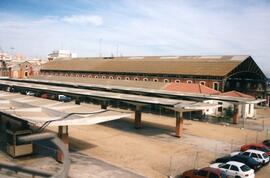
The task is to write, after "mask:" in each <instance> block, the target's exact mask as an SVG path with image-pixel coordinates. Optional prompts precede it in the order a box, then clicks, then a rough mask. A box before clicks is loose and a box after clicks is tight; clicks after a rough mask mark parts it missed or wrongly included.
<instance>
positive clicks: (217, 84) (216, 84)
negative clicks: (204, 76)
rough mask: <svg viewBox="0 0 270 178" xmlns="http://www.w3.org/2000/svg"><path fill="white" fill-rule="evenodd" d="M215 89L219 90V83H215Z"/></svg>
mask: <svg viewBox="0 0 270 178" xmlns="http://www.w3.org/2000/svg"><path fill="white" fill-rule="evenodd" d="M213 89H214V90H219V83H218V82H213Z"/></svg>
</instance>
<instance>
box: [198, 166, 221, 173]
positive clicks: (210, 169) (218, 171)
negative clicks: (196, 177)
mask: <svg viewBox="0 0 270 178" xmlns="http://www.w3.org/2000/svg"><path fill="white" fill-rule="evenodd" d="M201 170H206V171H211V172H214V173H217V174H219V173H220V172H222V170H221V169H218V168H212V167H205V168H202V169H201Z"/></svg>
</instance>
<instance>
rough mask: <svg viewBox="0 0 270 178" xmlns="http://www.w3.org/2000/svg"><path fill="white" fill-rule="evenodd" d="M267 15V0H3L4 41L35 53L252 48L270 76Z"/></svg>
mask: <svg viewBox="0 0 270 178" xmlns="http://www.w3.org/2000/svg"><path fill="white" fill-rule="evenodd" d="M269 22H270V1H267V0H265V1H263V0H261V1H260V0H205V1H201V0H169V1H167V0H136V1H134V0H110V1H109V0H1V1H0V46H1V48H2V49H4V50H5V51H6V52H12V53H16V52H18V53H23V54H25V55H26V56H29V57H35V56H37V57H46V56H47V54H48V53H50V52H51V51H52V50H54V49H60V48H61V49H70V50H72V51H73V52H76V53H77V54H78V55H79V56H97V55H99V52H100V51H101V53H102V54H103V56H105V55H106V56H109V55H111V54H113V55H117V54H118V55H120V54H121V55H125V56H126V55H201V54H202V55H208V54H209V55H216V54H217V55H219V54H220V55H223V54H247V55H252V56H253V58H254V59H255V61H256V62H257V63H258V64H259V66H260V67H261V68H262V69H263V70H264V72H265V73H266V74H267V75H269V74H270V64H269V62H268V61H269V60H270V53H269V52H270V23H269ZM11 47H13V48H14V49H13V50H11Z"/></svg>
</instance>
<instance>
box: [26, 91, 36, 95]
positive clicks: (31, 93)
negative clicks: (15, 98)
mask: <svg viewBox="0 0 270 178" xmlns="http://www.w3.org/2000/svg"><path fill="white" fill-rule="evenodd" d="M26 95H28V96H35V93H34V92H32V91H27V92H26Z"/></svg>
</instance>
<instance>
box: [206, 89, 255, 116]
mask: <svg viewBox="0 0 270 178" xmlns="http://www.w3.org/2000/svg"><path fill="white" fill-rule="evenodd" d="M220 95H223V96H231V97H241V98H250V99H251V98H252V99H255V98H254V97H253V96H250V95H246V94H243V93H240V92H237V91H229V92H226V93H221V94H220ZM204 103H209V104H219V105H220V107H219V108H212V109H207V110H204V113H205V115H211V116H222V115H224V113H225V110H226V109H229V108H231V109H232V110H233V109H234V107H235V106H234V104H233V103H230V102H225V101H218V100H205V101H204ZM238 112H239V114H240V117H241V118H255V117H256V110H255V104H254V103H251V104H240V105H239V108H238Z"/></svg>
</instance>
